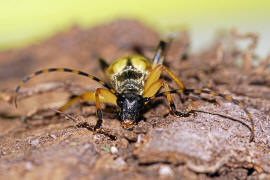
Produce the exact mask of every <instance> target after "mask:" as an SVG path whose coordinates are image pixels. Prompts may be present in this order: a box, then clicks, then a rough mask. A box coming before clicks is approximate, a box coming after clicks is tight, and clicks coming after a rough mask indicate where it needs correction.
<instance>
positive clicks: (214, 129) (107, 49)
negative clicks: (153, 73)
mask: <svg viewBox="0 0 270 180" xmlns="http://www.w3.org/2000/svg"><path fill="white" fill-rule="evenodd" d="M173 37H174V38H171V39H169V40H168V39H167V40H168V41H169V46H168V48H167V53H166V60H165V64H166V65H167V66H168V67H169V68H170V69H171V70H172V71H173V72H174V73H175V74H176V75H177V76H178V77H179V78H180V80H181V81H182V82H183V83H184V84H185V86H186V87H187V88H193V89H211V90H214V91H217V92H220V93H224V94H227V95H230V96H232V97H233V98H234V99H237V100H239V101H241V102H243V103H244V104H245V107H246V108H247V109H248V111H249V112H250V113H251V115H252V117H253V119H254V123H255V140H254V142H249V136H250V122H249V119H248V116H247V114H246V113H245V112H244V111H243V110H242V109H241V108H240V107H238V106H237V105H234V104H232V103H230V102H227V101H225V100H223V99H222V98H219V97H213V96H209V95H204V97H205V98H208V99H216V100H217V102H218V103H215V104H213V103H209V102H206V101H203V100H197V98H196V96H191V95H190V96H187V95H181V96H179V95H173V98H174V101H175V104H176V107H177V109H178V111H181V112H187V111H188V110H190V109H193V110H196V114H194V115H192V116H189V117H174V116H172V115H170V114H169V113H168V112H169V111H168V103H167V101H166V98H157V99H156V100H154V101H152V102H151V103H149V104H147V105H146V106H145V108H144V110H143V112H142V116H141V118H140V121H139V122H138V125H136V127H135V128H134V129H133V130H132V131H130V130H125V129H123V128H122V127H121V125H120V122H119V118H118V114H117V111H118V109H117V108H115V107H113V106H110V105H103V112H104V118H103V120H104V123H103V125H102V128H101V130H99V131H98V132H93V131H92V130H93V126H94V124H95V122H96V116H95V105H94V103H87V102H80V103H77V104H75V105H73V106H72V107H71V108H69V109H68V110H66V111H65V112H64V113H61V114H60V115H55V111H54V110H56V109H57V108H59V107H60V106H61V105H63V104H64V103H65V102H67V101H68V99H69V98H70V97H71V96H73V95H79V94H81V93H83V92H86V91H89V90H91V91H93V90H95V89H96V88H97V87H100V85H99V84H98V83H95V82H93V81H91V80H89V79H87V78H84V77H77V76H76V75H71V74H68V73H49V74H44V75H41V76H37V77H36V78H34V79H33V80H31V81H29V83H27V84H25V85H24V86H23V87H22V88H21V90H20V92H19V94H18V100H19V101H18V108H17V109H16V108H15V107H14V105H12V99H13V97H12V93H13V89H14V88H15V87H16V86H17V85H18V84H19V83H20V80H22V79H23V77H24V76H26V75H29V74H30V73H32V72H35V71H37V70H39V69H44V68H49V67H68V68H72V69H79V70H82V71H84V72H88V73H90V74H92V75H95V76H97V77H100V78H101V79H105V76H104V74H103V72H102V70H101V69H100V68H99V64H98V61H97V58H98V57H103V58H104V59H106V60H107V61H108V62H112V61H113V60H114V59H116V58H118V57H121V56H127V55H131V54H135V53H140V54H143V55H144V56H146V57H147V58H149V59H152V57H153V53H154V50H155V47H156V45H157V44H158V42H159V40H160V35H159V34H158V33H157V32H155V31H154V30H153V29H151V28H149V27H147V26H146V25H143V24H141V23H140V22H137V21H135V20H118V21H115V22H112V23H109V24H106V25H101V26H98V27H94V28H91V29H81V28H80V27H77V26H74V27H73V28H71V29H69V30H67V31H66V32H60V33H58V34H56V35H54V36H52V37H51V38H49V39H48V40H44V41H43V42H41V43H39V44H36V45H32V46H29V47H26V48H22V49H17V50H9V51H6V52H1V53H0V80H1V85H0V100H1V101H0V153H1V154H0V179H127V178H129V179H270V69H269V66H270V60H269V59H270V56H268V57H266V58H262V59H260V58H259V57H258V56H255V55H254V53H253V50H254V48H255V47H256V44H257V40H258V36H257V35H256V34H255V33H247V34H241V33H238V32H237V31H236V30H233V31H231V32H226V33H223V34H219V35H217V36H216V37H215V40H214V41H213V42H209V44H208V45H207V46H205V48H204V49H203V50H201V51H199V52H192V53H191V52H190V51H189V46H190V43H191V42H190V41H189V33H188V32H186V31H182V32H177V33H174V36H173ZM242 39H250V44H249V45H248V46H247V48H246V49H240V48H239V47H238V46H237V43H238V42H239V41H241V40H242ZM164 78H165V79H166V80H168V82H169V83H170V87H171V88H177V86H176V85H175V84H174V82H173V81H171V80H169V77H168V76H167V75H166V73H164Z"/></svg>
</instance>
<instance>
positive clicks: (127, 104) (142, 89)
mask: <svg viewBox="0 0 270 180" xmlns="http://www.w3.org/2000/svg"><path fill="white" fill-rule="evenodd" d="M165 46H166V43H165V42H164V41H160V43H159V45H158V47H157V49H156V52H155V54H154V58H153V61H152V62H149V61H148V60H147V59H146V58H145V57H143V56H141V55H132V56H127V57H122V58H119V59H116V60H115V61H114V62H113V63H112V64H111V65H108V64H107V63H106V62H105V61H104V60H103V59H100V60H99V62H100V65H101V67H102V69H103V70H104V71H105V74H106V76H107V77H108V79H109V82H110V83H109V84H107V83H105V82H104V81H101V80H100V79H98V78H97V77H95V76H92V75H90V74H87V73H85V72H82V71H78V70H73V69H68V68H50V69H44V70H40V71H37V72H35V73H33V74H31V75H30V76H27V77H26V78H25V79H24V80H23V81H22V82H21V84H20V85H19V86H17V88H16V90H15V94H14V101H15V105H16V97H17V93H18V92H19V89H20V87H21V86H22V85H23V84H24V83H26V82H27V81H28V80H30V79H31V78H33V77H35V76H37V75H40V74H43V73H47V72H70V73H75V74H78V75H82V76H86V77H88V78H90V79H93V80H94V81H97V82H99V83H100V84H102V85H103V86H104V87H105V88H106V89H104V88H97V89H96V91H90V92H86V93H84V94H82V95H80V96H77V97H75V98H73V99H71V100H70V101H69V102H67V103H66V104H65V105H64V106H62V107H61V108H60V111H64V110H65V109H67V108H68V107H69V106H70V105H72V104H73V103H75V102H77V101H78V100H80V99H83V100H86V101H90V102H95V103H96V114H97V118H98V120H97V123H96V125H95V128H94V129H95V130H96V129H98V128H100V127H101V125H102V112H101V103H110V104H113V105H116V106H119V107H120V119H121V124H122V126H123V127H124V128H126V129H132V127H133V126H134V124H136V122H137V120H138V116H139V113H140V111H141V110H142V108H143V107H144V105H145V104H146V103H148V102H149V101H150V100H152V99H154V98H156V97H160V96H166V97H167V100H168V102H169V110H170V113H171V114H172V115H174V116H177V117H187V116H189V115H191V114H192V113H194V111H193V110H191V111H189V112H187V113H181V112H179V111H176V108H175V105H174V102H173V99H172V96H171V94H172V93H183V94H186V95H188V94H194V95H196V96H197V97H198V98H201V99H205V98H203V97H201V94H202V93H205V94H210V95H213V96H216V97H217V96H219V97H222V98H223V99H225V100H227V101H229V102H232V103H234V104H236V105H238V106H240V108H241V109H243V110H244V111H245V112H246V113H247V115H248V117H249V120H250V123H251V128H250V130H251V135H250V141H253V140H254V123H253V119H252V117H251V114H250V113H249V112H248V111H247V109H246V108H245V107H244V104H243V103H241V102H240V101H238V100H235V99H233V98H231V97H230V96H227V95H224V94H220V93H217V92H214V91H211V90H200V89H187V88H185V86H184V85H183V83H182V82H181V81H180V80H179V79H178V78H177V77H176V75H175V74H174V73H173V72H172V71H171V70H170V69H169V68H167V67H166V66H164V65H163V60H164V49H165ZM162 72H166V73H167V74H168V75H169V76H170V77H171V78H172V79H173V80H174V81H175V82H176V84H177V85H178V87H179V89H177V90H171V91H170V90H169V87H168V85H167V83H166V81H165V80H164V79H162V78H161V77H160V76H161V73H162ZM161 87H163V88H164V92H162V93H158V91H159V89H160V88H161ZM16 106H17V105H16Z"/></svg>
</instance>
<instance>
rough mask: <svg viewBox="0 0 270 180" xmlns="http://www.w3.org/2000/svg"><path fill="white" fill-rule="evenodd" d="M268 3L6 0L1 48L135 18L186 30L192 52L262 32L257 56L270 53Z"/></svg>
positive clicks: (0, 11) (164, 29) (1, 8)
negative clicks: (230, 32) (218, 35)
mask: <svg viewBox="0 0 270 180" xmlns="http://www.w3.org/2000/svg"><path fill="white" fill-rule="evenodd" d="M269 9H270V1H269V0H257V1H255V0H238V1H236V0H163V1H160V0H114V1H112V0H77V1H75V0H46V1H45V0H9V1H1V3H0V50H6V49H9V48H14V47H16V48H17V47H23V46H26V45H28V44H32V43H36V42H38V41H40V40H42V39H45V38H46V37H48V36H50V35H52V34H54V33H56V32H59V31H61V30H64V29H66V28H68V27H70V26H72V25H74V24H78V25H81V26H83V27H91V26H94V25H98V24H102V23H105V22H108V21H111V20H114V19H119V18H128V17H130V18H137V19H139V20H140V21H142V22H144V23H146V24H148V25H150V26H152V27H154V28H155V29H156V30H158V31H160V32H161V33H168V32H170V31H172V30H179V29H182V28H188V29H189V30H190V31H191V36H192V46H193V49H197V48H200V47H202V46H203V45H204V44H209V40H211V38H213V37H214V34H215V32H216V31H218V30H220V29H229V28H232V27H237V28H238V29H239V31H240V32H247V31H252V32H258V33H259V34H260V37H261V38H260V41H259V46H258V48H257V53H259V54H260V55H266V54H267V52H268V51H269V50H270V37H269V34H270V33H269V32H270V21H269V17H270V10H269Z"/></svg>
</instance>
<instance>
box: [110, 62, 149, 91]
mask: <svg viewBox="0 0 270 180" xmlns="http://www.w3.org/2000/svg"><path fill="white" fill-rule="evenodd" d="M147 77H148V71H141V70H138V69H136V68H135V67H133V66H126V67H125V69H123V70H122V71H120V72H118V73H116V74H114V75H113V76H112V79H111V84H112V86H113V88H114V89H115V90H116V92H118V93H135V94H138V95H142V93H143V90H144V83H145V81H146V79H147Z"/></svg>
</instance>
